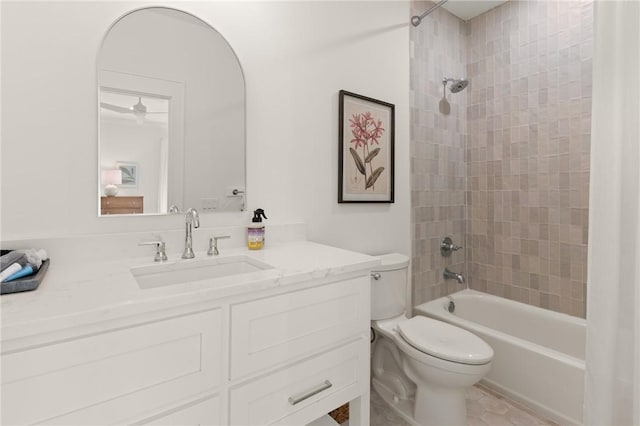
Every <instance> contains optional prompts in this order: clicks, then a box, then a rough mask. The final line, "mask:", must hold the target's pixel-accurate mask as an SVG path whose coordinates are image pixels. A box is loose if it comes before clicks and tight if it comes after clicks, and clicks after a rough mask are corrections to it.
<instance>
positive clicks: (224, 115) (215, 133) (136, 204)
mask: <svg viewBox="0 0 640 426" xmlns="http://www.w3.org/2000/svg"><path fill="white" fill-rule="evenodd" d="M98 75H99V87H98V92H99V105H98V110H99V122H100V132H99V160H98V174H99V188H98V199H99V200H100V201H99V205H100V207H99V211H100V214H101V215H105V214H148V213H150V214H154V213H155V214H166V213H170V212H175V211H176V210H177V211H180V212H182V211H186V210H187V209H188V208H189V207H195V208H196V209H198V210H199V211H200V212H215V211H241V210H243V209H244V195H245V103H244V99H245V92H244V90H245V87H244V77H243V75H242V69H241V67H240V63H239V62H238V59H237V57H236V56H235V53H234V52H233V50H232V49H231V47H230V46H229V45H228V43H227V42H226V41H225V40H224V38H222V36H221V35H220V34H219V33H218V32H217V31H215V30H214V29H213V28H211V27H210V26H209V25H208V24H206V23H204V22H203V21H201V20H199V19H198V18H196V17H194V16H192V15H189V14H187V13H184V12H180V11H178V10H174V9H168V8H163V7H152V8H145V9H140V10H136V11H134V12H131V13H129V14H128V15H125V16H124V17H122V18H121V19H119V20H118V21H117V22H116V23H115V24H114V25H113V26H112V27H111V29H110V30H109V32H108V33H107V35H106V36H105V39H104V42H103V45H102V48H101V50H100V54H99V58H98Z"/></svg>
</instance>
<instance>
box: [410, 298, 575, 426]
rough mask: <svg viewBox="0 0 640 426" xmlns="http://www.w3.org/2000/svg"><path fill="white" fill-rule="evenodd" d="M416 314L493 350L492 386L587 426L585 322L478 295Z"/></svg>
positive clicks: (489, 376)
mask: <svg viewBox="0 0 640 426" xmlns="http://www.w3.org/2000/svg"><path fill="white" fill-rule="evenodd" d="M451 300H453V302H454V303H455V310H454V312H453V313H449V311H448V309H447V307H448V306H449V302H450V301H451ZM414 313H415V314H416V315H424V316H428V317H431V318H435V319H438V320H441V321H446V322H448V323H451V324H454V325H456V326H459V327H462V328H465V329H467V330H469V331H471V332H472V333H474V334H475V335H477V336H479V337H481V338H482V339H484V340H485V341H486V342H487V343H488V344H489V345H491V347H493V350H494V352H495V356H494V359H493V365H492V367H491V371H490V372H489V374H487V376H486V377H485V378H484V379H483V381H482V382H483V383H484V384H486V385H487V386H489V387H491V388H493V389H495V390H497V391H498V392H500V393H502V394H504V395H506V396H508V397H510V398H511V399H513V400H515V401H519V402H521V403H523V404H525V405H527V406H528V407H530V408H531V409H533V410H534V411H537V412H538V413H540V414H542V415H544V416H547V417H549V418H550V419H552V420H554V421H556V422H558V423H560V424H562V425H564V424H581V423H582V403H583V391H584V372H585V363H584V352H585V336H586V321H585V320H583V319H581V318H575V317H572V316H569V315H565V314H560V313H557V312H552V311H549V310H546V309H542V308H537V307H535V306H530V305H527V304H524V303H520V302H514V301H512V300H507V299H504V298H501V297H497V296H492V295H489V294H485V293H480V292H478V291H475V290H462V291H459V292H457V293H454V294H452V295H450V296H447V297H442V298H440V299H436V300H432V301H431V302H427V303H423V304H422V305H418V306H416V307H415V308H414Z"/></svg>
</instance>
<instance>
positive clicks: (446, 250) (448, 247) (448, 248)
mask: <svg viewBox="0 0 640 426" xmlns="http://www.w3.org/2000/svg"><path fill="white" fill-rule="evenodd" d="M461 248H462V246H457V245H455V244H453V240H452V239H451V237H444V238H443V240H442V242H441V243H440V254H442V256H444V257H449V256H451V253H452V252H454V251H458V250H460V249H461Z"/></svg>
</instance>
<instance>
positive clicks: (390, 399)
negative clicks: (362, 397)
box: [371, 378, 423, 426]
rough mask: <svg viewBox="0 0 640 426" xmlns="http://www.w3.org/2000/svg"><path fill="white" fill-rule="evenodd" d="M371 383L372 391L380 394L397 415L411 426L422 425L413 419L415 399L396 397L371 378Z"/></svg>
mask: <svg viewBox="0 0 640 426" xmlns="http://www.w3.org/2000/svg"><path fill="white" fill-rule="evenodd" d="M371 385H372V387H373V389H374V391H375V392H376V393H377V394H378V395H380V397H381V398H382V399H383V400H384V402H386V403H387V405H388V406H389V408H391V409H392V410H393V411H394V412H395V413H396V414H397V415H398V416H400V417H401V418H402V420H404V421H405V422H407V423H409V424H410V425H411V426H423V425H420V424H419V423H416V421H415V420H414V419H413V410H414V407H415V401H414V400H413V398H411V399H398V398H397V397H396V396H395V395H394V394H393V392H391V391H390V390H389V389H387V388H386V387H385V386H384V385H383V384H382V383H381V382H380V381H378V380H376V379H375V378H373V380H372V381H371Z"/></svg>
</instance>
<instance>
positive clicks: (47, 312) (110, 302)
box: [0, 241, 380, 342]
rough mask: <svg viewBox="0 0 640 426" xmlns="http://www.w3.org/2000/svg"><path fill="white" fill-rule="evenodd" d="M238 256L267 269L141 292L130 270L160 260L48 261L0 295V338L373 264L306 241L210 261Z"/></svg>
mask: <svg viewBox="0 0 640 426" xmlns="http://www.w3.org/2000/svg"><path fill="white" fill-rule="evenodd" d="M168 254H169V260H168V261H167V262H164V263H163V264H165V265H170V264H176V265H179V264H183V263H186V262H193V260H183V259H180V255H179V254H177V253H168ZM238 255H245V256H247V257H249V258H251V259H254V260H256V261H258V262H262V263H266V264H268V265H270V266H272V267H273V269H265V270H260V271H256V272H250V273H247V274H241V275H234V276H229V277H224V278H216V279H207V280H201V281H194V282H189V283H184V284H174V285H168V286H164V287H156V288H148V289H141V288H140V287H139V286H138V283H137V282H136V280H135V278H134V276H133V275H132V273H131V268H132V267H139V266H153V265H159V264H158V263H155V262H153V261H152V258H150V257H145V258H132V259H126V260H107V261H96V262H88V263H82V264H75V265H64V264H63V265H56V263H55V262H53V261H52V262H51V266H50V268H49V270H48V272H47V275H46V276H45V279H44V280H43V282H42V283H41V284H40V286H39V287H38V289H37V290H35V291H30V292H24V293H15V294H8V295H3V296H2V297H1V298H0V309H1V317H2V340H3V342H6V341H8V340H11V339H20V338H23V337H28V336H34V335H41V334H43V333H51V332H54V331H58V330H64V329H69V328H72V327H77V326H79V325H82V324H91V323H97V322H102V321H107V320H113V319H116V318H121V317H126V316H129V315H139V314H144V313H145V312H151V311H158V310H162V309H169V308H172V307H175V306H180V305H189V304H192V303H198V302H203V301H208V300H215V299H220V298H224V297H230V296H236V295H241V294H245V293H248V292H255V291H259V290H266V289H271V288H276V287H280V286H286V285H292V284H296V283H300V282H304V281H308V280H311V279H319V278H325V277H330V276H332V275H339V274H343V273H349V272H355V271H359V270H365V269H371V268H373V267H375V266H376V265H378V264H379V263H380V261H379V259H378V258H375V257H371V256H367V255H365V254H361V253H356V252H351V251H347V250H343V249H338V248H335V247H329V246H325V245H321V244H316V243H312V242H309V241H295V242H283V243H279V244H273V245H271V244H270V245H269V246H267V247H265V248H263V249H262V250H257V251H251V250H247V249H246V248H235V249H233V248H232V249H226V250H224V252H223V253H222V254H221V255H220V256H217V257H215V259H217V260H219V261H221V262H223V261H224V259H225V258H228V257H231V256H238ZM207 258H208V259H214V258H212V257H209V256H207V255H206V253H205V252H196V259H195V260H202V259H207Z"/></svg>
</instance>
